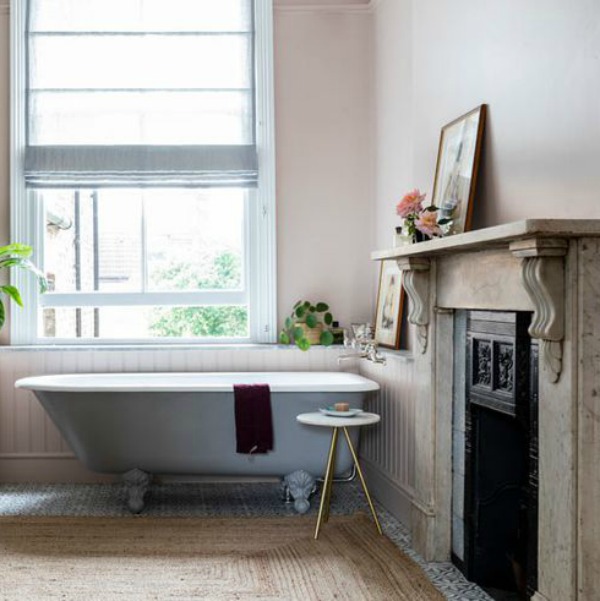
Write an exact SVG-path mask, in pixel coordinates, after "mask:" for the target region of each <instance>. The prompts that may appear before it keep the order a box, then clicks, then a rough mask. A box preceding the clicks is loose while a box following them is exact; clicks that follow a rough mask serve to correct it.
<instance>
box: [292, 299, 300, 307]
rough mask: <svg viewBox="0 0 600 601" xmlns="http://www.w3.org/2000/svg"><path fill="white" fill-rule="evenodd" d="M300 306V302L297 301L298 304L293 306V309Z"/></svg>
mask: <svg viewBox="0 0 600 601" xmlns="http://www.w3.org/2000/svg"><path fill="white" fill-rule="evenodd" d="M301 304H302V301H301V300H299V301H298V302H296V304H295V305H294V307H293V308H294V309H295V308H296V307H299V306H300V305H301Z"/></svg>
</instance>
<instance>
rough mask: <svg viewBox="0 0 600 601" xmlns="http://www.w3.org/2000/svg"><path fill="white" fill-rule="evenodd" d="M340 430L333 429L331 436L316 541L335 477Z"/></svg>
mask: <svg viewBox="0 0 600 601" xmlns="http://www.w3.org/2000/svg"><path fill="white" fill-rule="evenodd" d="M337 438H338V429H337V428H333V433H332V434H331V445H330V447H329V456H328V457H327V469H326V470H325V480H324V481H323V491H322V492H321V504H320V505H319V515H318V516H317V528H316V530H315V539H317V538H319V530H321V525H322V523H323V511H324V509H325V503H326V501H327V490H328V489H329V486H330V485H331V479H332V477H333V458H334V457H335V447H336V445H337Z"/></svg>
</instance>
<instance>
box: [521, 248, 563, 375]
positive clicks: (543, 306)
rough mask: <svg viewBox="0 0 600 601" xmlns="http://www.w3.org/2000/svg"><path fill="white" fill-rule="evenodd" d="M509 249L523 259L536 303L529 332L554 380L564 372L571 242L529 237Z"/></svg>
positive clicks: (525, 277) (526, 280) (528, 288)
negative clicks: (538, 343)
mask: <svg viewBox="0 0 600 601" xmlns="http://www.w3.org/2000/svg"><path fill="white" fill-rule="evenodd" d="M510 250H511V252H512V254H513V255H514V256H515V257H519V258H521V259H523V263H522V268H521V269H522V271H521V277H522V280H523V286H524V287H525V290H526V291H527V294H528V295H529V297H530V299H531V302H532V303H533V307H534V313H533V319H532V321H531V325H530V326H529V335H530V336H531V337H532V338H536V339H538V340H539V341H540V357H541V359H542V361H543V367H544V372H545V374H546V377H547V378H548V380H549V381H550V382H552V383H555V382H558V379H559V378H560V373H561V371H562V354H563V339H564V336H565V255H566V254H567V250H568V242H567V241H566V240H562V239H555V238H528V239H525V240H519V241H517V242H513V243H511V245H510Z"/></svg>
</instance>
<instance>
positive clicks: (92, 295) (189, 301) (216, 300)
mask: <svg viewBox="0 0 600 601" xmlns="http://www.w3.org/2000/svg"><path fill="white" fill-rule="evenodd" d="M246 304H248V294H247V293H246V291H245V290H198V291H190V292H47V293H46V294H43V295H41V296H40V302H39V305H40V307H43V308H53V307H99V306H101V307H120V306H154V305H156V306H164V307H173V306H174V307H191V306H205V305H246Z"/></svg>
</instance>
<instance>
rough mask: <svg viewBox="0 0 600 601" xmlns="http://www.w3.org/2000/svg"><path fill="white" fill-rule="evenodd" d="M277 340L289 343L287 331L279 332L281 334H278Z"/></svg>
mask: <svg viewBox="0 0 600 601" xmlns="http://www.w3.org/2000/svg"><path fill="white" fill-rule="evenodd" d="M279 342H280V343H281V344H289V343H290V342H291V340H290V337H289V335H288V333H287V332H281V334H279Z"/></svg>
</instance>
